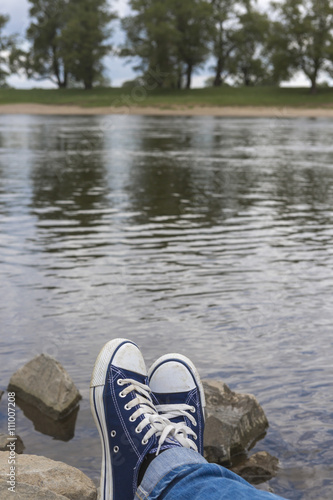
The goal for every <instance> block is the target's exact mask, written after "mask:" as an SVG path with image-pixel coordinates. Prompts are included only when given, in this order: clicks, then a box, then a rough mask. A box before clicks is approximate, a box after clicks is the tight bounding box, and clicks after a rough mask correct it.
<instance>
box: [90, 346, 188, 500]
mask: <svg viewBox="0 0 333 500" xmlns="http://www.w3.org/2000/svg"><path fill="white" fill-rule="evenodd" d="M147 384H148V378H147V372H146V366H145V362H144V360H143V357H142V354H141V352H140V350H139V348H138V347H137V345H136V344H134V343H133V342H131V341H129V340H125V339H115V340H111V341H110V342H108V343H107V344H105V346H104V347H103V349H102V350H101V352H100V353H99V355H98V357H97V360H96V363H95V366H94V370H93V374H92V377H91V383H90V405H91V410H92V414H93V417H94V420H95V423H96V426H97V428H98V431H99V434H100V438H101V441H102V448H103V455H102V470H101V483H100V500H129V499H131V498H134V496H135V491H136V489H137V481H138V474H139V470H140V466H141V464H142V462H143V460H144V459H145V457H146V456H147V454H150V453H154V454H156V455H157V454H158V453H159V452H160V451H161V450H164V449H167V448H171V447H174V446H181V444H180V442H181V441H183V435H181V433H180V437H179V438H178V439H175V438H174V437H173V436H176V435H177V430H176V428H175V426H174V425H172V424H171V423H170V422H169V421H167V420H166V419H165V418H163V417H160V416H159V415H158V413H157V410H156V408H155V406H154V404H153V402H152V399H151V396H150V392H151V391H150V389H149V387H148V385H147ZM182 445H184V444H182ZM185 445H187V447H189V444H188V443H186V442H185Z"/></svg>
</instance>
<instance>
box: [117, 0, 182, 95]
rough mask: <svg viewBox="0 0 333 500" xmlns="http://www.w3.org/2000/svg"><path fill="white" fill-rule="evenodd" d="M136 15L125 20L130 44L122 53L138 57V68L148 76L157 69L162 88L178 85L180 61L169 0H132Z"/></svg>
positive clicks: (124, 26) (123, 20) (124, 23)
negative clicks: (177, 77) (177, 76)
mask: <svg viewBox="0 0 333 500" xmlns="http://www.w3.org/2000/svg"><path fill="white" fill-rule="evenodd" d="M130 6H131V8H132V10H133V11H134V13H135V14H134V15H132V16H128V17H125V18H124V19H122V27H123V29H124V31H125V33H126V43H125V46H124V47H123V48H122V51H121V55H122V56H124V57H131V58H135V60H136V64H135V66H134V70H135V71H139V72H140V73H142V74H143V75H145V76H146V77H147V76H148V78H149V75H150V74H151V73H152V72H155V71H158V72H159V75H161V76H160V77H159V78H158V79H157V81H156V83H157V85H158V86H160V87H169V86H171V87H173V86H175V85H176V79H175V68H176V64H177V60H176V50H175V43H174V40H175V38H176V36H177V33H176V28H175V26H174V24H173V23H172V18H171V13H170V9H169V7H168V3H167V2H163V1H160V0H131V1H130Z"/></svg>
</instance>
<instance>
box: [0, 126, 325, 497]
mask: <svg viewBox="0 0 333 500" xmlns="http://www.w3.org/2000/svg"><path fill="white" fill-rule="evenodd" d="M332 137H333V122H332V121H329V120H324V119H323V120H305V119H293V120H286V119H240V118H237V119H221V118H213V117H188V118H186V117H182V118H173V117H170V118H169V117H168V118H166V117H143V116H142V117H140V116H112V117H111V116H110V117H103V116H102V117H97V116H96V117H38V116H37V117H30V116H1V117H0V245H1V250H0V275H1V282H0V298H1V300H0V321H1V338H0V363H1V365H0V366H1V371H0V372H1V387H0V388H2V389H5V388H6V386H7V384H8V381H9V378H10V376H11V374H12V373H13V372H14V371H15V370H16V369H17V368H18V367H20V366H21V365H22V364H23V363H24V362H26V361H28V360H29V359H31V358H32V357H33V356H34V355H36V354H37V353H40V352H46V353H49V354H51V355H53V356H55V357H56V358H57V359H58V360H59V361H61V362H62V363H63V365H64V366H65V367H66V369H67V370H68V371H69V373H70V375H71V376H72V378H73V379H74V380H75V382H76V384H77V386H78V388H79V389H80V391H81V393H82V394H83V400H82V402H81V406H80V411H79V413H78V416H77V422H76V428H75V437H74V438H73V439H71V440H69V441H63V440H59V439H57V440H55V439H52V438H51V437H49V436H47V435H45V434H42V433H40V432H37V431H36V430H34V427H33V424H32V422H31V421H30V420H29V419H28V418H26V416H24V414H23V413H22V411H19V413H18V416H17V432H18V433H19V434H20V435H21V437H22V438H23V441H24V443H25V445H26V452H27V453H36V454H44V455H46V456H49V457H51V458H55V459H62V460H64V461H66V462H68V463H71V464H73V465H75V466H78V467H79V468H81V469H82V470H83V471H84V472H86V473H87V474H88V475H90V476H91V477H92V478H93V479H94V480H97V478H98V475H99V465H100V444H99V438H98V435H97V430H96V428H95V425H94V423H93V420H92V417H91V415H90V409H89V401H88V384H89V379H90V373H91V369H92V366H93V363H94V361H95V358H96V356H97V354H98V351H99V350H100V348H101V346H102V345H103V344H104V343H105V342H106V341H107V340H109V339H110V338H114V337H119V336H124V337H127V338H131V339H133V340H134V341H136V342H137V343H139V345H140V347H141V348H142V350H143V352H144V354H145V357H146V361H147V364H148V365H149V364H150V363H151V362H152V361H153V360H154V359H155V358H156V357H158V356H160V355H161V354H164V353H165V352H168V351H178V352H179V351H180V352H182V353H185V354H187V355H188V356H190V357H191V358H192V359H193V361H194V362H195V363H196V365H197V366H198V368H199V371H200V373H201V375H202V376H203V377H215V378H221V379H222V380H224V381H225V382H226V383H227V384H229V385H230V387H231V388H232V389H235V390H237V391H241V392H250V393H254V394H255V395H256V396H257V398H258V399H259V401H260V403H261V404H262V405H263V407H264V410H265V412H266V414H267V417H268V419H269V421H270V428H269V431H268V433H267V436H266V437H265V439H264V440H262V441H260V442H259V443H258V444H257V445H256V447H255V449H254V451H259V450H267V451H268V452H270V453H272V454H273V455H275V456H277V457H278V458H279V460H280V471H279V475H278V476H277V478H276V479H274V480H272V481H271V482H270V485H269V486H270V488H272V490H273V491H275V492H276V493H278V494H281V495H284V496H286V497H288V498H290V499H307V500H310V499H322V500H323V499H330V500H331V499H332V495H333V465H332V462H333V423H332V417H333V391H332V382H333V348H332V335H333V332H332V329H333V326H332V319H333V245H332V243H333V184H332V181H333V141H332ZM0 412H1V417H0V418H1V420H0V422H1V426H2V427H3V429H4V430H5V428H6V425H7V424H6V398H5V397H4V398H3V401H2V402H1V404H0Z"/></svg>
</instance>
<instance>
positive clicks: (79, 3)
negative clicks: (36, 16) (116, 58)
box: [61, 0, 116, 89]
mask: <svg viewBox="0 0 333 500" xmlns="http://www.w3.org/2000/svg"><path fill="white" fill-rule="evenodd" d="M115 17H116V16H115V14H114V13H112V12H109V10H108V5H107V3H106V0H71V1H70V2H69V4H68V8H67V19H66V23H65V26H64V27H63V29H62V32H61V47H62V51H63V60H64V64H65V67H67V68H68V70H69V71H70V74H71V76H72V77H73V78H74V79H75V80H76V81H77V82H83V84H84V87H85V88H86V89H91V88H92V86H93V84H94V82H96V81H98V80H99V79H100V78H101V76H102V74H103V64H102V58H103V57H104V56H105V55H106V54H107V53H108V52H109V51H110V49H111V45H110V44H107V43H105V41H106V40H107V39H108V38H109V37H110V35H111V30H110V29H109V24H110V22H111V21H112V20H113V19H115Z"/></svg>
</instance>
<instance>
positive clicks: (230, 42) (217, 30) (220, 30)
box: [212, 0, 235, 87]
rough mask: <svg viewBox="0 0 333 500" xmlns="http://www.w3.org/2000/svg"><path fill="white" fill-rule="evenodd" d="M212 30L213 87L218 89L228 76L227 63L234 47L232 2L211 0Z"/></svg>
mask: <svg viewBox="0 0 333 500" xmlns="http://www.w3.org/2000/svg"><path fill="white" fill-rule="evenodd" d="M212 10H213V18H212V19H213V23H214V26H213V29H212V46H213V47H212V53H213V56H214V57H215V60H216V62H215V65H214V66H213V69H214V71H215V77H214V80H213V85H214V86H215V87H220V86H221V85H222V83H223V81H224V79H225V77H226V76H227V75H228V69H227V67H228V62H229V58H230V55H231V53H232V51H233V49H234V47H235V40H234V39H233V34H234V28H233V27H234V23H235V2H233V0H212Z"/></svg>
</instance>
